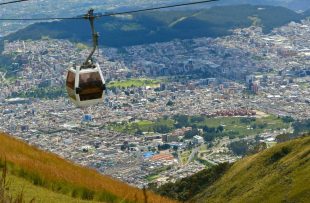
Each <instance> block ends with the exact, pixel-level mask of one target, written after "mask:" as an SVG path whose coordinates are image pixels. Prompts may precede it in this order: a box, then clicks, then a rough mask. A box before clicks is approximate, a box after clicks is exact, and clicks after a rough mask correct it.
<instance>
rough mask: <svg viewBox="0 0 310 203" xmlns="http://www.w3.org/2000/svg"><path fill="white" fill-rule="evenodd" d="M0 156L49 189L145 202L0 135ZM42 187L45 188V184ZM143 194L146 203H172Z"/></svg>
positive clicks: (120, 186) (136, 191)
mask: <svg viewBox="0 0 310 203" xmlns="http://www.w3.org/2000/svg"><path fill="white" fill-rule="evenodd" d="M0 156H2V158H1V159H2V160H3V158H4V157H5V158H6V160H7V161H8V163H12V164H13V165H14V167H18V168H19V169H20V168H22V171H23V172H24V173H26V174H28V175H29V173H30V174H34V175H35V177H37V176H38V177H39V179H40V180H39V181H44V182H48V183H50V185H53V184H54V185H57V184H56V183H62V184H64V185H66V186H72V187H74V188H86V189H88V190H89V191H94V192H95V193H96V194H97V193H100V192H105V193H111V194H113V195H115V196H117V197H118V199H119V200H124V201H125V200H127V201H129V202H144V201H145V194H144V192H143V191H142V190H139V189H137V188H134V187H131V186H129V185H127V184H124V183H122V182H120V181H117V180H114V179H112V178H110V177H107V176H103V175H101V174H99V173H98V172H96V171H95V170H92V169H88V168H83V167H81V166H78V165H75V164H73V163H71V162H69V161H66V160H64V159H62V158H60V157H58V156H56V155H54V154H51V153H46V152H43V151H41V150H39V149H37V148H35V147H30V146H29V145H27V144H25V143H23V142H22V141H19V140H16V139H14V138H12V137H10V136H8V135H5V134H0ZM19 172H20V170H19ZM42 185H43V186H46V185H45V184H42ZM49 189H50V188H49ZM68 192H71V191H68ZM146 194H147V199H148V202H154V203H160V202H163V203H164V202H174V201H173V200H169V199H167V198H163V197H160V196H158V195H155V194H153V193H152V192H149V191H148V192H146Z"/></svg>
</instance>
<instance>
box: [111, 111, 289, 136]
mask: <svg viewBox="0 0 310 203" xmlns="http://www.w3.org/2000/svg"><path fill="white" fill-rule="evenodd" d="M191 120H192V118H191V117H189V118H188V122H186V125H183V126H178V127H177V126H176V125H175V124H176V121H175V120H174V119H173V118H167V119H164V118H162V119H157V120H155V121H145V120H143V121H136V122H130V123H110V124H109V126H108V128H109V129H110V130H114V131H118V132H123V133H129V134H135V133H137V132H138V131H140V132H149V133H150V132H151V133H153V132H158V133H161V130H162V129H163V128H164V130H165V131H167V132H172V131H174V130H175V129H177V128H179V127H187V126H193V125H195V126H196V127H198V128H204V127H206V126H207V127H208V128H218V127H219V126H223V127H224V131H223V132H222V135H231V136H235V137H236V136H240V137H244V136H248V135H257V134H260V133H264V132H269V131H271V132H272V131H275V130H281V129H287V128H289V127H290V124H289V123H284V122H283V120H282V119H280V118H278V117H276V116H271V115H265V114H264V115H263V116H259V117H258V118H253V119H249V118H245V117H217V118H208V117H203V120H201V121H198V122H193V121H191Z"/></svg>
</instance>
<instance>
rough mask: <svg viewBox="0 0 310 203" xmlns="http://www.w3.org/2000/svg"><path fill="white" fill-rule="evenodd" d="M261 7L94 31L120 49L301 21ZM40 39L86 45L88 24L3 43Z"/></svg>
mask: <svg viewBox="0 0 310 203" xmlns="http://www.w3.org/2000/svg"><path fill="white" fill-rule="evenodd" d="M261 7H262V6H252V5H237V6H223V7H212V8H210V9H204V10H199V11H197V10H196V11H195V10H189V11H173V10H172V11H156V12H145V13H138V14H134V15H132V16H121V17H120V16H118V17H107V18H102V19H98V20H97V21H96V28H97V30H98V32H100V33H101V34H102V37H101V38H100V44H101V45H105V46H113V47H122V46H130V45H137V44H147V43H154V42H164V41H170V40H173V39H176V38H179V39H189V38H195V37H220V36H224V35H228V34H230V30H231V29H234V28H243V27H248V26H250V25H252V24H253V19H254V18H255V19H256V20H257V21H258V22H260V25H261V26H262V27H263V30H264V32H270V31H271V30H272V29H273V28H275V27H279V26H282V25H284V24H287V23H289V22H291V21H299V20H300V19H302V18H303V16H302V15H301V14H297V13H295V12H294V11H291V10H289V9H287V8H284V7H274V6H263V9H261ZM42 36H49V37H51V38H57V39H70V40H72V41H82V42H89V41H90V29H89V24H88V22H87V21H81V20H73V21H57V22H45V23H36V24H33V25H30V26H29V27H27V28H25V29H22V30H20V31H18V32H16V33H14V34H11V35H9V36H7V37H5V38H4V40H5V39H7V40H10V41H13V40H17V39H40V38H41V37H42ZM141 36H143V37H141Z"/></svg>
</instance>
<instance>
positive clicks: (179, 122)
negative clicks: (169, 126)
mask: <svg viewBox="0 0 310 203" xmlns="http://www.w3.org/2000/svg"><path fill="white" fill-rule="evenodd" d="M173 119H174V120H175V121H176V124H175V127H176V128H182V127H187V126H188V125H189V122H188V116H186V115H174V116H173Z"/></svg>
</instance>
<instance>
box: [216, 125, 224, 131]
mask: <svg viewBox="0 0 310 203" xmlns="http://www.w3.org/2000/svg"><path fill="white" fill-rule="evenodd" d="M217 131H218V132H221V133H222V132H223V131H224V126H222V125H220V126H219V127H217Z"/></svg>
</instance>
